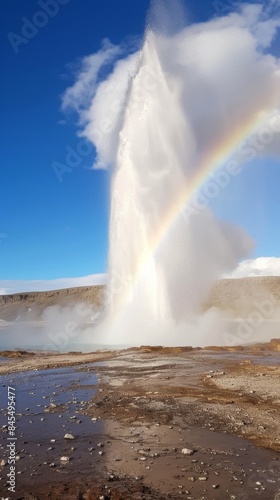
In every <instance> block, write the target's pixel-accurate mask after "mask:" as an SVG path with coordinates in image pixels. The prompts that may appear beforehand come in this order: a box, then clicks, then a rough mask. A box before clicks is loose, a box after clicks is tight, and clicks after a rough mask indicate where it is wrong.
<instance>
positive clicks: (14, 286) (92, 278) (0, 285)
mask: <svg viewBox="0 0 280 500" xmlns="http://www.w3.org/2000/svg"><path fill="white" fill-rule="evenodd" d="M106 282H107V275H106V274H90V275H89V276H82V277H80V278H59V279H54V280H0V295H7V294H12V293H19V292H43V291H48V290H60V289H62V288H74V287H80V286H92V285H103V284H105V283H106Z"/></svg>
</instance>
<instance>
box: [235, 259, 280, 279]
mask: <svg viewBox="0 0 280 500" xmlns="http://www.w3.org/2000/svg"><path fill="white" fill-rule="evenodd" d="M252 276H280V258H279V257H258V258H257V259H248V260H243V261H242V262H240V264H239V265H238V267H237V268H236V269H235V270H234V271H233V272H232V273H231V274H230V275H228V276H227V278H248V277H252Z"/></svg>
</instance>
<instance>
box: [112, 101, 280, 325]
mask: <svg viewBox="0 0 280 500" xmlns="http://www.w3.org/2000/svg"><path fill="white" fill-rule="evenodd" d="M262 104H263V106H260V107H259V109H258V111H254V112H252V113H250V115H249V116H247V118H246V119H245V120H243V122H242V123H238V124H236V126H235V127H233V128H232V129H231V132H230V133H227V134H225V135H224V136H222V137H220V139H219V143H218V144H215V145H214V146H213V147H212V148H211V150H209V151H208V152H207V154H205V155H204V157H203V158H202V159H201V161H200V164H199V165H198V166H197V167H196V168H195V170H194V172H195V173H194V175H193V176H192V178H191V179H188V181H187V183H186V184H185V185H184V186H183V187H182V189H181V190H180V191H179V193H178V195H177V196H176V199H175V200H174V202H173V203H172V204H171V206H170V207H169V208H168V210H167V211H166V213H165V215H164V216H163V217H162V219H161V222H160V224H159V225H158V227H157V230H156V231H155V232H154V234H153V235H152V237H151V238H150V242H149V247H148V249H147V250H146V251H145V252H143V254H142V255H141V256H140V258H139V261H138V263H137V266H136V269H135V273H134V276H133V277H132V280H131V283H130V285H129V286H128V287H127V291H126V293H125V295H124V297H123V306H125V304H126V301H127V299H128V297H129V296H130V291H131V289H132V288H133V286H134V284H135V283H137V280H138V279H139V277H140V275H141V271H142V269H143V267H144V266H145V263H146V262H148V260H149V259H150V258H151V257H152V256H153V255H154V254H155V253H156V251H157V249H158V247H159V246H160V244H161V242H162V241H163V239H164V237H165V236H166V234H167V233H168V231H169V230H170V228H171V227H172V225H173V223H174V222H175V221H176V219H177V217H179V215H180V214H182V211H183V209H184V207H185V206H186V205H187V204H188V203H189V202H190V201H191V199H192V197H193V195H194V193H195V192H196V191H197V190H199V189H200V188H201V187H202V186H203V184H204V183H205V182H206V181H207V179H208V178H209V176H210V175H212V174H213V173H215V172H217V171H218V170H219V169H221V168H222V167H223V166H225V164H226V162H227V161H228V160H229V159H230V158H231V157H232V155H233V154H234V152H235V151H236V150H237V148H238V147H239V146H240V145H241V144H242V143H243V142H244V141H246V140H248V139H249V137H250V136H252V135H253V134H254V133H256V132H257V131H258V130H259V129H260V127H261V126H262V125H263V124H264V123H265V121H267V117H268V115H267V113H264V112H263V110H272V109H273V108H274V106H275V102H273V101H272V98H271V97H270V99H269V100H267V101H266V102H265V103H262ZM260 109H262V112H261V111H260ZM240 166H241V164H240ZM120 312H121V311H117V314H118V313H120ZM111 319H113V318H111Z"/></svg>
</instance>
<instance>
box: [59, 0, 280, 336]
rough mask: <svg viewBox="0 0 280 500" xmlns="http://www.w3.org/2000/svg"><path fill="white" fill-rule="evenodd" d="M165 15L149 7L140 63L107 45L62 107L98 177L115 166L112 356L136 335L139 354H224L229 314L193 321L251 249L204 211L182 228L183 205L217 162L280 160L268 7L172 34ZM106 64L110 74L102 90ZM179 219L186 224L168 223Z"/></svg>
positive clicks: (278, 75)
mask: <svg viewBox="0 0 280 500" xmlns="http://www.w3.org/2000/svg"><path fill="white" fill-rule="evenodd" d="M172 10H173V5H172V7H170V3H168V2H164V1H161V2H158V3H156V2H155V7H154V10H153V11H152V14H151V16H150V19H152V26H153V29H151V27H150V28H148V29H147V33H146V37H145V41H144V45H143V49H142V50H141V51H140V52H135V53H134V54H131V53H130V54H129V55H128V56H127V57H126V58H125V57H124V54H123V52H122V50H121V48H118V47H114V46H112V45H111V44H110V43H109V42H106V44H105V46H104V47H103V48H102V49H101V51H100V52H99V53H98V54H95V55H93V56H90V57H89V58H86V59H85V60H84V62H83V65H82V69H81V73H80V75H79V77H78V80H77V81H76V83H75V84H74V86H73V87H71V88H69V89H68V90H67V91H66V93H65V96H64V99H63V108H64V109H67V108H69V107H70V108H71V107H72V108H74V109H75V110H76V111H77V112H78V114H79V117H80V124H81V127H82V130H81V132H80V133H81V135H83V136H85V137H86V138H87V139H89V140H90V141H91V142H92V143H93V144H94V146H95V148H96V153H97V160H96V163H95V165H94V167H95V168H107V167H110V166H111V165H114V166H115V170H114V175H113V183H112V185H113V187H112V207H111V227H110V269H109V288H108V294H109V296H108V308H107V320H106V321H105V323H104V324H103V325H102V326H101V330H100V331H101V333H100V336H101V337H102V338H103V336H104V332H105V333H106V339H107V341H108V343H111V344H112V343H116V342H117V341H119V343H131V336H132V334H133V342H134V343H139V342H142V343H143V342H147V343H149V344H155V343H165V344H169V345H170V344H173V345H174V344H178V343H179V344H186V343H187V344H196V345H197V344H200V345H205V344H209V343H225V335H224V333H222V332H225V319H226V318H225V317H224V314H225V313H222V312H221V311H217V310H211V311H208V312H207V313H206V314H200V313H199V309H200V306H201V304H202V302H203V301H204V300H205V299H206V296H207V293H208V292H209V289H210V287H211V284H212V283H213V281H214V280H216V279H217V278H219V277H221V276H222V275H224V274H225V273H229V272H231V271H232V270H233V269H234V268H235V267H236V265H237V263H238V262H239V261H240V260H241V259H242V258H244V257H248V255H249V253H250V250H251V248H252V242H251V241H250V239H249V238H248V236H247V235H245V233H244V232H243V231H242V230H240V229H239V228H233V227H232V226H231V225H230V224H228V223H225V222H221V221H217V220H216V219H215V218H214V216H213V214H212V212H211V210H210V208H209V209H204V210H200V211H198V213H197V214H196V216H193V217H184V211H183V205H182V200H181V202H180V203H179V206H178V197H180V193H181V190H182V186H184V185H188V183H189V184H191V183H192V179H193V177H195V175H196V174H197V172H198V171H199V170H200V169H202V170H203V169H205V168H206V167H207V165H208V164H210V165H211V163H212V162H213V161H214V160H213V157H215V158H216V156H217V153H218V152H220V163H222V161H226V160H227V161H228V160H229V159H231V160H232V161H235V162H236V161H238V164H239V165H240V164H242V163H246V161H249V159H250V158H252V155H254V157H257V156H260V155H265V156H276V157H278V158H279V157H280V141H279V133H280V113H279V103H280V61H279V59H278V58H277V57H275V56H274V55H272V53H271V51H270V48H271V45H272V42H273V40H274V38H275V36H276V34H277V30H278V28H279V26H280V20H278V19H274V18H271V17H270V13H271V4H269V8H266V7H265V6H262V5H259V4H256V5H243V6H242V7H240V10H239V12H237V13H231V14H230V15H228V16H225V17H221V18H215V19H213V20H210V21H208V22H207V23H200V24H195V25H192V26H187V27H180V28H178V24H177V28H176V30H174V26H175V25H176V19H177V18H178V16H177V12H174V11H172ZM164 19H168V26H163V24H164ZM173 19H174V23H172V20H173ZM159 25H160V29H158V27H159ZM170 28H171V29H170ZM119 55H120V57H121V59H120V60H117V61H116V62H115V63H113V62H114V60H115V58H117V57H118V56H119ZM102 61H104V62H105V65H107V63H108V61H110V63H111V64H113V70H112V72H111V73H110V75H109V76H108V77H107V78H106V79H103V80H102V81H100V79H99V78H100V74H101V69H102V64H103V62H102ZM245 139H246V142H245V143H244V140H245ZM260 140H261V146H262V147H259V141H260ZM230 144H232V148H231V149H232V151H231V153H230V147H229V146H230ZM215 151H216V156H215V154H214V152H215ZM218 156H219V155H218ZM216 161H217V160H216ZM220 166H222V164H221V165H220ZM232 171H233V172H232V175H235V174H236V173H235V172H234V167H232ZM191 203H192V200H188V204H189V205H191ZM174 207H175V214H176V211H177V212H178V209H179V208H181V216H180V217H179V216H177V218H176V219H175V218H174V217H173V218H172V219H171V220H170V213H172V212H173V211H174ZM175 214H174V215H175ZM171 222H172V224H171ZM162 226H163V227H162ZM226 328H228V327H226ZM90 336H91V337H93V336H94V332H93V331H92V330H90V331H89V338H90ZM239 340H240V339H239ZM237 343H238V341H237Z"/></svg>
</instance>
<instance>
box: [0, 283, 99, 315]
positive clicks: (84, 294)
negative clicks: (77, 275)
mask: <svg viewBox="0 0 280 500" xmlns="http://www.w3.org/2000/svg"><path fill="white" fill-rule="evenodd" d="M104 291H105V288H104V286H103V285H96V286H85V287H79V288H65V289H62V290H53V291H50V292H28V293H15V294H13V295H0V319H2V320H5V321H13V320H15V319H16V318H17V317H18V316H20V317H21V318H24V319H28V320H36V319H39V318H40V315H41V313H42V312H43V310H44V309H46V308H47V307H50V306H55V305H60V306H71V305H72V304H76V303H81V302H85V303H88V304H93V305H95V306H99V305H101V304H102V302H103V298H104Z"/></svg>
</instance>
